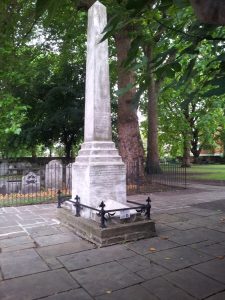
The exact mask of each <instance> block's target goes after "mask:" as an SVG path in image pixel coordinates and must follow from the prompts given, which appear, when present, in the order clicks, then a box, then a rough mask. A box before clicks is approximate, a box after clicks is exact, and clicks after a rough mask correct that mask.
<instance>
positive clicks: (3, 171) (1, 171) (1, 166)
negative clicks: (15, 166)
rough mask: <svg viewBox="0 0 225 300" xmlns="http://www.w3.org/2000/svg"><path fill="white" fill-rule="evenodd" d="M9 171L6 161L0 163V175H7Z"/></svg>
mask: <svg viewBox="0 0 225 300" xmlns="http://www.w3.org/2000/svg"><path fill="white" fill-rule="evenodd" d="M8 171H9V164H8V163H7V162H4V161H3V162H1V163H0V176H4V175H7V174H8Z"/></svg>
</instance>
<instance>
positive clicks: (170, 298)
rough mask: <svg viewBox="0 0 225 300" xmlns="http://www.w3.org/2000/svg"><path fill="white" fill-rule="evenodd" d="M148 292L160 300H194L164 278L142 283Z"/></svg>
mask: <svg viewBox="0 0 225 300" xmlns="http://www.w3.org/2000/svg"><path fill="white" fill-rule="evenodd" d="M142 285H143V286H144V287H145V288H146V289H148V290H149V292H151V293H153V294H154V295H156V296H157V297H158V298H159V299H160V300H194V299H196V298H193V297H192V296H191V295H188V294H187V293H186V292H184V291H183V290H181V289H180V288H178V287H176V286H174V285H173V284H171V283H170V282H168V281H166V280H165V279H164V278H155V279H152V280H149V281H146V282H144V283H142Z"/></svg>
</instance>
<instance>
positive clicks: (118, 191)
mask: <svg viewBox="0 0 225 300" xmlns="http://www.w3.org/2000/svg"><path fill="white" fill-rule="evenodd" d="M76 195H78V196H79V197H80V201H81V204H84V205H87V206H91V207H95V208H98V206H99V204H100V203H101V202H102V201H104V202H105V201H109V200H111V201H115V203H114V204H115V205H114V207H113V208H114V209H116V208H118V207H117V205H116V203H118V204H119V203H122V204H126V167H125V164H124V163H123V162H122V159H121V157H120V156H119V154H118V151H117V150H116V148H115V144H114V143H113V142H97V141H93V142H85V143H83V144H82V146H81V150H80V151H79V153H78V156H77V157H76V161H75V163H73V166H72V199H73V200H74V198H75V197H76ZM81 215H82V217H85V218H92V215H91V212H90V211H88V210H87V209H83V210H82V211H81Z"/></svg>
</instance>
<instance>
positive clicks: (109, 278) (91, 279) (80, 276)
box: [71, 262, 143, 296]
mask: <svg viewBox="0 0 225 300" xmlns="http://www.w3.org/2000/svg"><path fill="white" fill-rule="evenodd" d="M71 275H72V276H73V277H74V278H75V279H76V280H77V281H78V282H79V283H80V284H81V285H82V286H83V287H84V288H85V289H86V290H88V291H89V293H90V294H91V295H93V296H97V295H101V294H106V293H107V291H113V290H117V289H121V288H125V287H128V286H132V285H134V284H137V283H140V282H142V281H143V280H142V279H141V278H140V277H139V276H137V275H135V274H133V273H131V272H129V271H128V270H127V269H126V268H124V267H122V266H121V265H119V264H118V263H117V262H110V263H105V264H104V265H99V266H94V267H90V268H86V269H83V270H79V271H74V272H72V273H71Z"/></svg>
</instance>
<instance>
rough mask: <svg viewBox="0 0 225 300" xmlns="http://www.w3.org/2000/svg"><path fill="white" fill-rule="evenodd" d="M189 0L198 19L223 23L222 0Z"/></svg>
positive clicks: (218, 23)
mask: <svg viewBox="0 0 225 300" xmlns="http://www.w3.org/2000/svg"><path fill="white" fill-rule="evenodd" d="M190 2H191V5H192V6H193V9H194V11H195V13H196V15H197V17H198V19H199V20H200V21H202V22H204V23H209V24H216V25H225V3H224V0H190Z"/></svg>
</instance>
